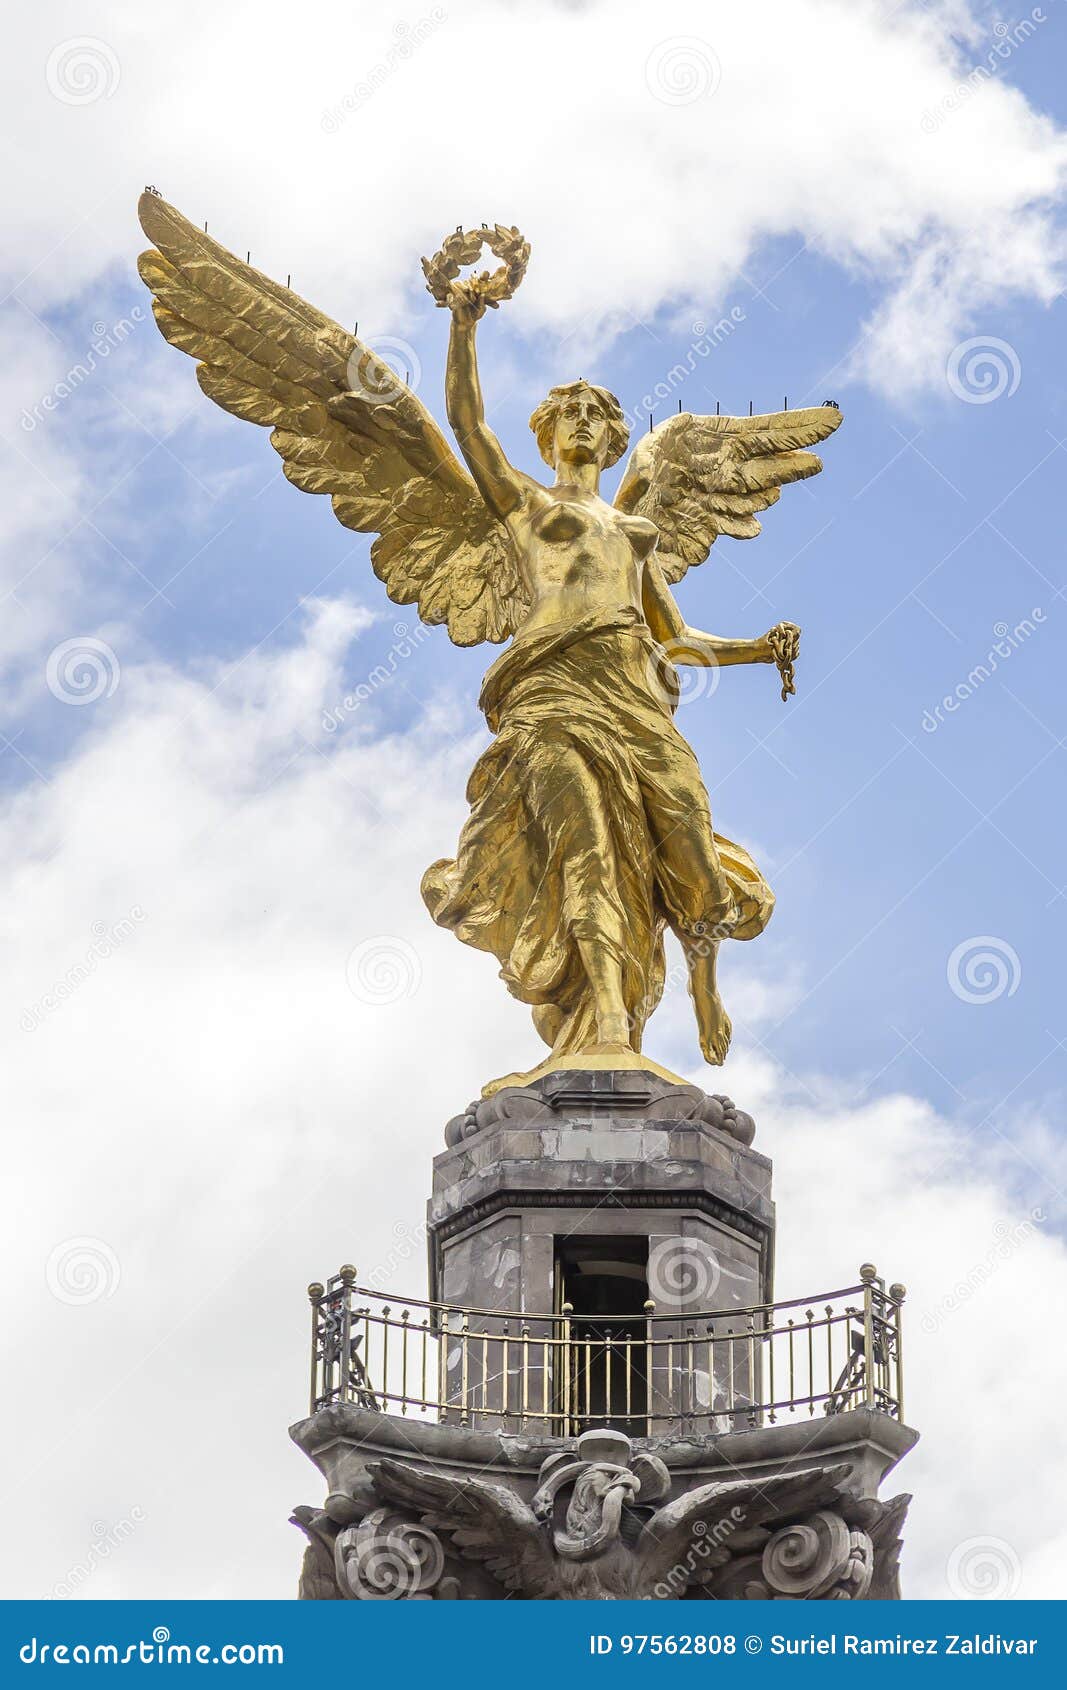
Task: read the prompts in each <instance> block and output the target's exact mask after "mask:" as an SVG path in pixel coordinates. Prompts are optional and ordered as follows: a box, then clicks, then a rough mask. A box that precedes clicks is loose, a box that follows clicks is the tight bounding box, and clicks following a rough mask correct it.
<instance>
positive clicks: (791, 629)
mask: <svg viewBox="0 0 1067 1690" xmlns="http://www.w3.org/2000/svg"><path fill="white" fill-rule="evenodd" d="M766 640H767V645H768V648H769V653H768V661H770V662H772V663H777V665H778V667H779V668H782V666H783V665H784V664H786V663H795V662H796V660H797V658H798V657H799V656H800V629H799V628H798V627H797V625H796V623H795V622H776V623H775V625H774V627H773V628H769V629H768V630H767V634H766Z"/></svg>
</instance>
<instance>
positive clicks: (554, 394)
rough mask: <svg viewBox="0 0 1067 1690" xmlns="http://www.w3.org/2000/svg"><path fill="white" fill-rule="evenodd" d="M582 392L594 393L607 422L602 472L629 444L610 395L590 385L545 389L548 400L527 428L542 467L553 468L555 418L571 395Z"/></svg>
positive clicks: (623, 421)
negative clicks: (542, 463)
mask: <svg viewBox="0 0 1067 1690" xmlns="http://www.w3.org/2000/svg"><path fill="white" fill-rule="evenodd" d="M583 388H586V389H587V390H588V391H589V392H590V393H595V394H596V396H597V399H598V400H599V401H600V405H601V408H602V409H603V412H604V415H605V417H606V418H607V422H608V455H607V459H606V463H605V468H610V466H611V465H612V464H617V463H618V461H619V459H620V458H621V457H622V455H623V453H624V452H625V450H626V448H627V446H628V445H629V444H630V430H629V429H628V428H627V426H626V419H625V417H624V416H623V409H622V406H621V405H620V404H619V401H618V400H617V399H616V397H615V395H614V393H609V392H608V390H607V388H606V387H596V386H595V385H594V384H593V383H592V382H591V381H571V382H567V383H566V384H565V385H564V386H563V387H552V388H549V391H548V397H547V398H546V399H542V401H541V403H540V404H539V405H538V407H537V409H536V411H535V412H534V414H533V416H532V417H531V418H530V427H531V428H532V429H533V431H534V435H535V436H536V439H537V449H538V451H539V452H540V454H541V456H542V457H543V458H544V460H545V463H546V464H548V465H549V466H550V467H552V468H555V458H554V456H553V452H552V442H553V440H554V438H555V433H556V418H557V416H558V415H559V412H560V410H561V408H562V406H563V403H564V401H565V400H566V399H569V398H570V397H571V395H572V394H574V393H580V392H581V391H582V389H583Z"/></svg>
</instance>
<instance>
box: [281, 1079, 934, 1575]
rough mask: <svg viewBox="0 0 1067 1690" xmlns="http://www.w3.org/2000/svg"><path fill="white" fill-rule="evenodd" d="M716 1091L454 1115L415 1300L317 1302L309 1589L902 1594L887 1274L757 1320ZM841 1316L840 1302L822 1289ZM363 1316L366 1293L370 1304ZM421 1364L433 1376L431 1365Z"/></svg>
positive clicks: (744, 1154) (614, 1082)
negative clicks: (889, 1489)
mask: <svg viewBox="0 0 1067 1690" xmlns="http://www.w3.org/2000/svg"><path fill="white" fill-rule="evenodd" d="M754 1130H755V1125H754V1122H753V1121H752V1118H751V1117H750V1116H748V1115H746V1114H744V1112H743V1111H741V1110H739V1109H737V1108H736V1106H735V1105H734V1104H733V1103H732V1102H731V1100H730V1099H729V1098H724V1097H709V1096H708V1095H707V1094H705V1093H704V1092H702V1091H701V1090H700V1089H699V1088H698V1087H696V1086H690V1085H685V1084H680V1083H676V1082H675V1081H672V1080H671V1079H669V1078H667V1077H665V1076H664V1075H663V1074H662V1073H657V1072H655V1071H653V1070H649V1071H647V1072H645V1071H641V1070H635V1069H633V1068H631V1069H628V1070H626V1071H622V1072H613V1071H605V1070H603V1069H593V1070H589V1071H580V1072H575V1071H570V1072H553V1073H549V1074H545V1075H543V1076H542V1077H541V1078H539V1079H537V1080H536V1081H534V1082H533V1083H531V1084H529V1085H526V1086H524V1087H522V1088H514V1087H512V1088H505V1089H503V1090H501V1091H499V1092H497V1093H496V1094H495V1095H494V1096H492V1097H491V1098H488V1099H483V1100H480V1101H478V1102H475V1103H472V1104H471V1105H470V1107H469V1108H468V1109H467V1110H466V1111H465V1112H464V1113H463V1114H462V1115H457V1116H456V1117H454V1118H453V1120H451V1121H450V1122H449V1124H448V1128H447V1131H446V1149H445V1150H444V1151H443V1152H442V1153H441V1154H440V1155H438V1156H437V1157H436V1158H435V1160H434V1169H433V1187H432V1195H431V1198H430V1202H429V1207H428V1239H429V1269H430V1304H429V1307H423V1308H421V1309H420V1308H416V1309H415V1310H414V1313H411V1312H409V1310H408V1309H406V1308H401V1309H399V1310H398V1309H397V1308H396V1307H395V1306H394V1307H392V1308H390V1307H387V1306H386V1307H379V1306H376V1305H375V1304H374V1295H375V1294H374V1293H372V1292H368V1291H367V1290H365V1289H363V1290H361V1289H360V1288H359V1286H358V1284H357V1281H356V1274H355V1270H354V1269H350V1268H345V1269H342V1271H341V1273H340V1274H339V1275H337V1276H335V1277H334V1279H332V1280H331V1281H329V1282H328V1284H327V1285H326V1286H325V1287H324V1286H322V1285H316V1286H313V1287H312V1288H311V1291H312V1303H313V1309H314V1320H315V1346H316V1348H315V1362H314V1366H313V1385H312V1401H313V1404H314V1405H315V1409H316V1411H315V1412H314V1413H312V1415H311V1416H310V1417H309V1418H308V1419H306V1420H304V1421H301V1422H300V1423H299V1424H298V1425H296V1426H294V1427H293V1428H292V1431H291V1435H292V1437H293V1438H294V1440H295V1441H296V1443H297V1444H298V1445H299V1446H300V1448H301V1449H303V1450H305V1451H306V1453H307V1454H308V1455H309V1456H310V1458H311V1459H312V1461H313V1462H314V1463H315V1465H316V1466H317V1467H318V1469H319V1470H320V1472H321V1473H322V1475H323V1477H324V1478H325V1481H326V1484H327V1487H328V1491H329V1494H328V1496H327V1499H326V1503H325V1505H324V1507H323V1508H321V1509H311V1508H301V1509H298V1510H297V1512H296V1514H295V1516H294V1519H295V1522H296V1523H297V1524H298V1525H299V1526H300V1527H301V1528H302V1529H303V1530H304V1532H305V1533H306V1535H307V1537H308V1540H309V1546H308V1550H307V1554H306V1557H305V1565H304V1573H303V1578H302V1581H301V1595H302V1596H305V1597H311V1598H316V1599H318V1598H327V1599H334V1598H360V1599H365V1598H382V1597H395V1596H403V1597H408V1598H418V1599H429V1598H433V1599H440V1598H442V1597H482V1598H489V1599H504V1598H506V1597H509V1596H519V1597H526V1598H542V1599H543V1598H551V1599H559V1600H569V1599H576V1598H589V1597H592V1598H614V1597H639V1598H653V1599H654V1598H662V1597H689V1598H712V1599H718V1598H724V1597H738V1596H740V1597H759V1598H764V1599H766V1598H771V1599H779V1598H780V1599H796V1598H798V1597H799V1598H806V1599H868V1598H886V1597H896V1596H898V1595H899V1594H900V1592H899V1587H898V1583H897V1554H898V1550H899V1533H900V1528H901V1525H902V1522H903V1519H904V1514H905V1511H906V1508H907V1503H908V1498H907V1497H903V1496H898V1497H894V1498H892V1499H890V1500H888V1501H883V1500H881V1499H880V1498H879V1495H878V1492H879V1488H880V1486H881V1484H882V1481H883V1480H884V1478H885V1476H886V1475H887V1474H888V1472H889V1471H890V1470H891V1469H892V1467H893V1466H895V1464H896V1463H897V1461H899V1460H900V1458H901V1456H902V1455H904V1454H905V1453H906V1452H907V1450H908V1449H910V1448H911V1446H912V1444H913V1443H914V1442H915V1438H916V1434H915V1433H914V1432H913V1431H911V1430H910V1429H909V1428H908V1427H907V1426H906V1425H905V1424H903V1423H902V1418H901V1402H900V1390H901V1378H902V1374H901V1369H900V1331H901V1328H900V1319H901V1304H902V1302H903V1298H904V1291H903V1287H901V1286H898V1285H893V1286H890V1287H889V1288H888V1290H887V1288H886V1286H885V1284H884V1282H883V1281H882V1280H880V1279H879V1278H878V1277H877V1274H876V1270H875V1269H874V1268H873V1267H872V1266H870V1265H869V1264H865V1265H864V1267H863V1268H862V1269H861V1270H860V1283H859V1284H855V1285H850V1286H847V1287H846V1288H845V1289H844V1290H843V1291H840V1292H835V1293H829V1294H827V1297H822V1296H820V1298H818V1299H812V1300H811V1303H812V1304H813V1305H815V1306H809V1304H806V1303H804V1302H801V1303H795V1304H788V1305H784V1306H783V1305H778V1306H774V1305H773V1303H772V1299H773V1256H774V1207H773V1204H772V1201H771V1165H770V1162H769V1161H768V1159H767V1158H766V1157H765V1156H762V1155H761V1154H760V1153H759V1152H758V1151H756V1150H754V1149H753V1148H752V1139H753V1135H754ZM828 1299H829V1300H828ZM379 1301H380V1300H379ZM428 1358H429V1359H428Z"/></svg>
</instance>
